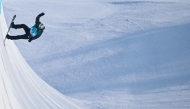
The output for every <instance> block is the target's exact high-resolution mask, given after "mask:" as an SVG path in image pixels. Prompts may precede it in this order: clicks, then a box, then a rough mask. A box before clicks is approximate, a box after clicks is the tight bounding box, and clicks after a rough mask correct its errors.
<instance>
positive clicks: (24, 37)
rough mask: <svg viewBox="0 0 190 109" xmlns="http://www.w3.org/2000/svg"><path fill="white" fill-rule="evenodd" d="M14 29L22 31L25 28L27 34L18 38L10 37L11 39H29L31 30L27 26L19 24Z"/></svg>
mask: <svg viewBox="0 0 190 109" xmlns="http://www.w3.org/2000/svg"><path fill="white" fill-rule="evenodd" d="M12 28H14V29H20V28H23V29H24V31H25V34H23V35H17V36H10V39H12V40H17V39H29V38H28V36H29V34H30V28H29V27H28V26H27V25H25V24H18V25H12Z"/></svg>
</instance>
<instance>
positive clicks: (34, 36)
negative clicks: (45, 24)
mask: <svg viewBox="0 0 190 109" xmlns="http://www.w3.org/2000/svg"><path fill="white" fill-rule="evenodd" d="M43 15H44V13H41V14H39V15H38V16H37V17H36V21H35V25H34V26H32V27H31V28H30V34H29V42H31V41H32V40H35V39H37V38H39V37H40V36H41V35H42V33H43V30H41V29H39V28H38V27H39V25H40V24H41V22H40V17H41V16H43ZM31 31H33V33H34V34H32V32H31Z"/></svg>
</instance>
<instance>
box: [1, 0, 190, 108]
mask: <svg viewBox="0 0 190 109" xmlns="http://www.w3.org/2000/svg"><path fill="white" fill-rule="evenodd" d="M3 3H4V5H3V6H4V7H3V8H4V12H5V18H6V21H7V22H8V23H9V22H10V20H11V18H12V16H13V15H14V14H16V15H17V18H16V20H15V24H20V23H24V24H27V25H28V26H32V25H33V24H34V21H35V17H36V16H37V15H38V14H39V13H41V12H45V16H43V17H42V18H41V21H42V23H44V24H45V26H46V29H45V31H44V33H43V35H42V36H41V37H40V38H39V39H37V40H35V41H32V42H31V43H28V41H27V40H17V41H14V42H15V44H16V45H17V47H18V49H19V51H20V52H21V54H22V55H23V57H24V59H25V60H26V61H27V63H28V64H29V65H30V67H31V68H32V69H33V70H34V71H35V72H36V74H38V75H39V76H40V77H41V78H42V79H43V80H44V81H46V82H47V83H48V84H49V85H51V86H52V87H54V88H55V89H57V90H58V91H60V92H61V93H63V94H64V95H66V96H69V97H72V98H75V99H81V100H85V101H89V103H90V104H88V105H90V106H91V107H92V109H155V108H157V109H174V108H175V109H190V0H4V1H3ZM10 33H11V34H14V35H16V34H22V33H23V30H14V29H11V32H10ZM9 43H10V44H9ZM12 43H13V42H11V41H7V46H6V48H2V49H3V50H5V51H6V52H3V54H5V53H8V55H9V56H8V57H10V56H12V55H13V52H12V51H13V50H12V49H11V47H12ZM1 54H2V53H1ZM3 54H2V55H3ZM5 56H7V55H5ZM5 59H6V58H5ZM16 59H17V58H16ZM5 62H7V61H5ZM13 62H15V63H14V64H12V65H14V66H15V65H17V63H18V62H19V63H20V60H19V61H18V62H17V61H13ZM13 62H12V61H11V63H13ZM16 62H17V63H16ZM3 65H4V64H3ZM24 68H25V69H28V68H27V67H24ZM13 70H14V69H13ZM17 73H18V72H16V73H15V75H16V74H17ZM3 74H4V73H3ZM32 74H33V73H32ZM17 77H19V78H22V77H21V76H20V73H19V74H18V76H17ZM12 78H15V76H14V77H12ZM12 78H11V79H10V81H12ZM25 79H26V78H25ZM9 83H10V84H11V82H9ZM14 84H17V83H14ZM13 86H14V85H13ZM11 87H12V86H11ZM17 89H18V88H17ZM21 89H22V88H21ZM25 93H27V92H25ZM15 99H16V97H15Z"/></svg>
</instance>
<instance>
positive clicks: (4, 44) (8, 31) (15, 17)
mask: <svg viewBox="0 0 190 109" xmlns="http://www.w3.org/2000/svg"><path fill="white" fill-rule="evenodd" d="M15 18H16V15H14V16H13V18H12V21H11V23H12V22H14V20H15ZM10 29H11V24H10V26H9V29H8V31H7V34H8V33H9V31H10ZM7 34H6V36H5V39H4V46H5V40H6V39H7Z"/></svg>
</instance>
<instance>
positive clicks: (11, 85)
mask: <svg viewBox="0 0 190 109" xmlns="http://www.w3.org/2000/svg"><path fill="white" fill-rule="evenodd" d="M1 7H2V6H1ZM6 32H7V25H6V22H5V18H4V13H3V10H2V9H1V14H0V109H85V108H84V107H83V106H82V103H80V102H79V101H77V100H74V99H72V98H70V97H66V96H64V95H62V94H61V93H60V92H58V91H56V90H55V89H53V88H52V87H50V86H49V85H48V84H46V83H45V82H44V81H43V80H42V79H41V78H39V77H38V76H37V75H36V74H35V73H34V72H33V70H32V69H31V68H30V67H29V66H28V64H27V63H26V62H25V60H24V59H23V57H22V56H21V54H20V53H19V51H18V49H17V47H16V46H15V44H14V42H13V41H9V40H7V41H6V46H4V43H3V39H4V37H5V35H6Z"/></svg>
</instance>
